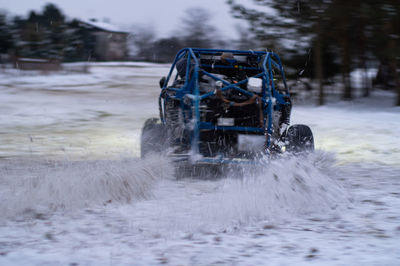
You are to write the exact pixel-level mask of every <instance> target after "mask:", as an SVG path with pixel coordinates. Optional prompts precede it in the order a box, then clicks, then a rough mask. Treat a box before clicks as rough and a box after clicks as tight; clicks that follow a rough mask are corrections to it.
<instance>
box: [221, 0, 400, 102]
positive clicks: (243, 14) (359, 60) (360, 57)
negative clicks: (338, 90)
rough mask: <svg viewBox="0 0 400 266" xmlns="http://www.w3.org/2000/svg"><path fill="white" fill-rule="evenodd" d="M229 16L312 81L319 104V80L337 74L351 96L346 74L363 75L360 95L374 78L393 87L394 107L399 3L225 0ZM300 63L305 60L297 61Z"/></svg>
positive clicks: (399, 85) (399, 52) (398, 83)
mask: <svg viewBox="0 0 400 266" xmlns="http://www.w3.org/2000/svg"><path fill="white" fill-rule="evenodd" d="M226 2H227V4H228V5H229V6H230V8H231V12H232V14H233V16H234V17H236V18H238V19H241V20H245V21H247V22H248V25H249V31H250V32H251V34H253V36H254V37H255V39H256V40H257V41H258V43H259V44H260V45H261V46H263V47H267V48H268V49H271V50H274V51H278V52H279V53H280V54H283V55H284V57H285V64H289V65H290V66H292V67H293V68H294V69H299V66H300V65H302V64H304V69H302V70H301V72H300V73H297V75H302V76H308V77H310V78H312V79H314V80H316V81H317V82H318V91H319V97H318V98H319V99H318V103H319V104H321V105H322V104H324V103H325V94H324V84H325V83H326V82H329V80H330V79H331V78H333V77H335V76H338V75H340V76H341V81H342V84H343V92H342V98H343V99H352V98H353V97H354V94H353V92H354V90H353V88H352V85H351V78H350V73H351V72H352V71H354V70H356V69H358V70H362V72H363V73H364V79H363V80H364V82H363V96H369V94H370V90H371V84H369V82H368V79H367V76H366V75H367V70H368V69H370V68H377V69H378V73H377V76H376V78H375V80H374V82H375V83H377V84H376V85H380V86H382V88H386V89H387V88H389V89H394V90H395V91H397V95H398V96H397V102H396V104H397V105H400V80H399V74H398V68H399V61H400V2H399V1H398V0H381V1H374V0H353V1H346V0H308V1H305V0H252V3H253V4H254V6H255V7H256V8H249V7H248V6H245V5H242V4H239V3H238V2H237V1H235V0H227V1H226ZM302 61H303V62H304V61H305V63H302Z"/></svg>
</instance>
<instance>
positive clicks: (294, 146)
mask: <svg viewBox="0 0 400 266" xmlns="http://www.w3.org/2000/svg"><path fill="white" fill-rule="evenodd" d="M284 140H285V142H286V143H287V144H286V151H288V152H294V153H298V152H310V151H314V137H313V134H312V131H311V129H310V128H309V127H308V126H306V125H293V126H290V127H289V128H288V130H287V131H286V133H285V135H284Z"/></svg>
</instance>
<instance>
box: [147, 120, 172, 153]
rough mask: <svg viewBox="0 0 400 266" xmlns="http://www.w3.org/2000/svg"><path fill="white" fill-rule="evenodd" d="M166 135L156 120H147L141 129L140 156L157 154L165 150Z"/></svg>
mask: <svg viewBox="0 0 400 266" xmlns="http://www.w3.org/2000/svg"><path fill="white" fill-rule="evenodd" d="M166 139H167V135H166V130H165V128H164V125H163V124H162V123H161V122H160V120H159V119H158V118H150V119H147V120H146V122H145V123H144V127H143V129H142V136H141V139H140V156H141V157H142V158H143V157H145V156H146V155H147V154H149V153H159V152H162V151H164V150H165V148H166V144H167V141H166Z"/></svg>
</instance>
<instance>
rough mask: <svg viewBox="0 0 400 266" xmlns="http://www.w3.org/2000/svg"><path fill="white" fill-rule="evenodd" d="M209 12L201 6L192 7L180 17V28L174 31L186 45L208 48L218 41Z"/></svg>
mask: <svg viewBox="0 0 400 266" xmlns="http://www.w3.org/2000/svg"><path fill="white" fill-rule="evenodd" d="M211 18H212V16H211V14H210V12H208V11H207V10H206V9H204V8H201V7H192V8H189V9H187V10H186V11H185V15H184V17H182V20H181V24H182V28H181V29H180V31H179V32H176V35H177V36H180V38H181V40H182V42H183V43H184V44H185V46H187V47H202V48H209V47H212V46H213V45H214V44H215V43H217V42H218V39H219V38H218V34H217V29H216V28H215V27H214V26H213V25H212V24H211Z"/></svg>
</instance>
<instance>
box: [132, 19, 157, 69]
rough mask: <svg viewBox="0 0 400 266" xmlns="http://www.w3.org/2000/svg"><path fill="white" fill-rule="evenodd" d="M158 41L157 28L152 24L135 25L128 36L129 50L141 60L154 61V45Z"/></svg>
mask: <svg viewBox="0 0 400 266" xmlns="http://www.w3.org/2000/svg"><path fill="white" fill-rule="evenodd" d="M155 41H156V34H155V30H154V28H153V27H152V26H151V25H146V26H143V25H135V26H133V27H132V30H131V33H130V36H129V38H128V44H129V50H130V54H131V55H132V56H135V57H136V58H137V59H140V60H147V61H153V60H154V56H155V55H154V52H153V45H154V42H155Z"/></svg>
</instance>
